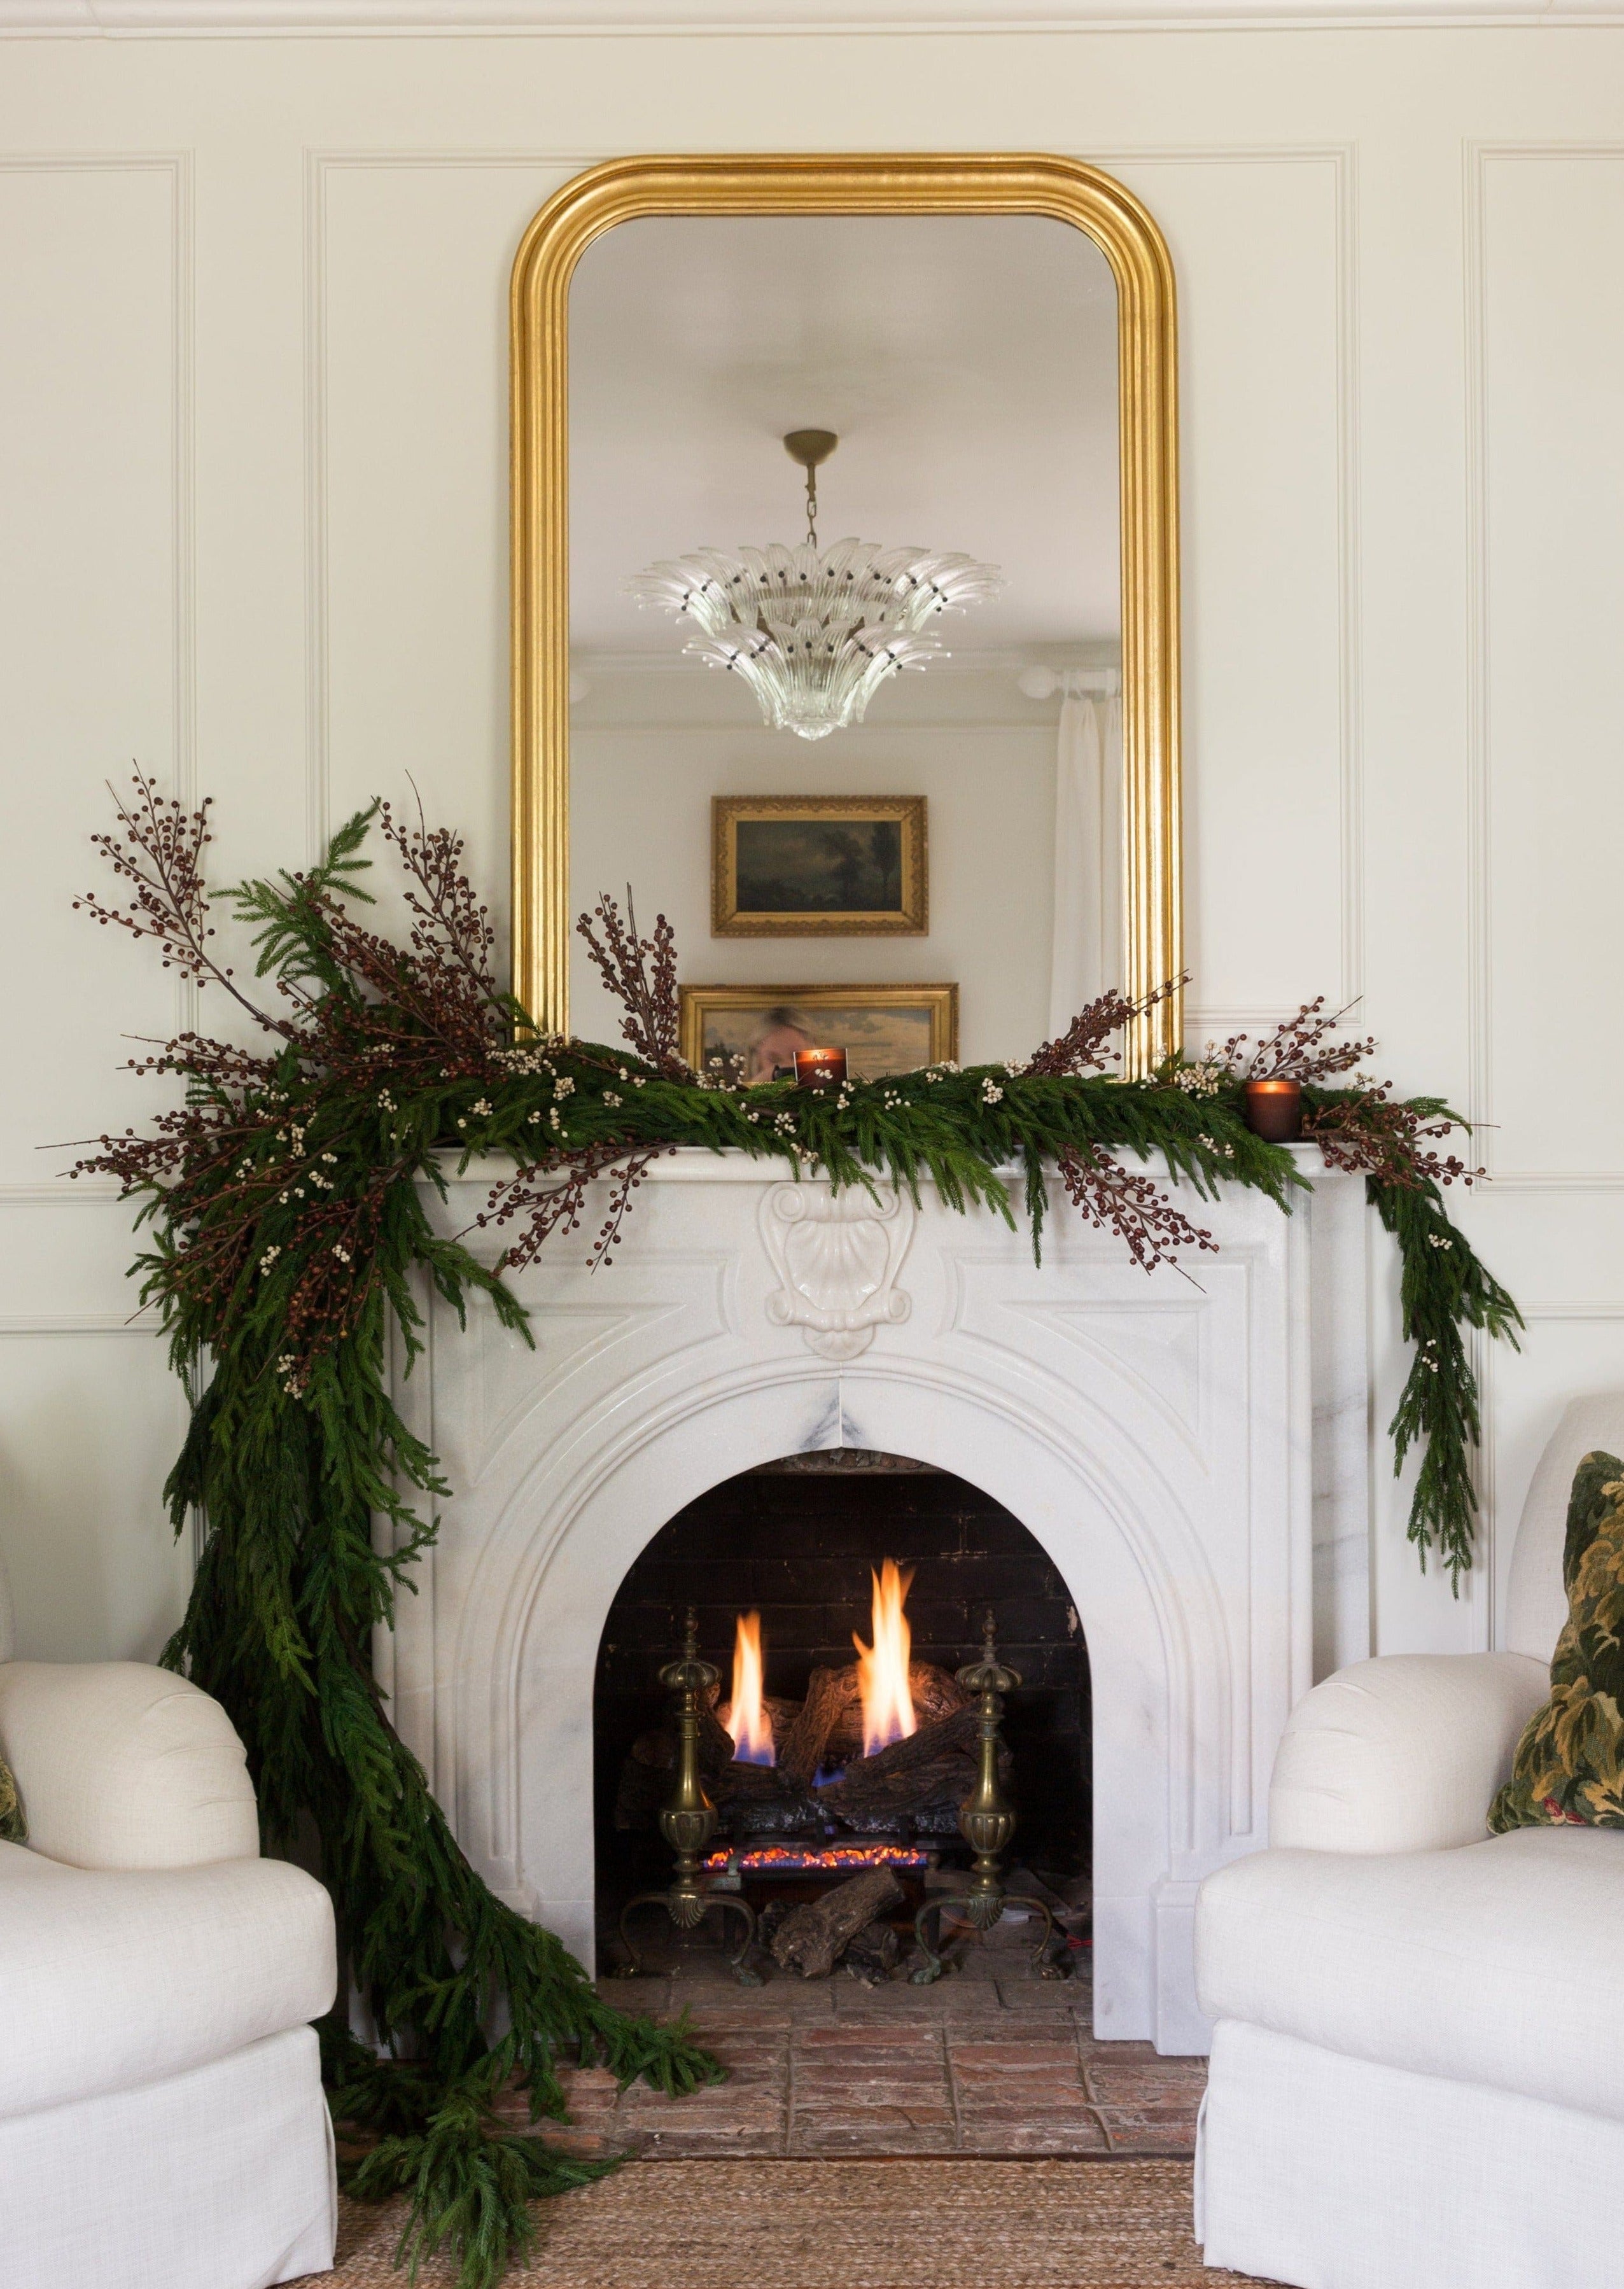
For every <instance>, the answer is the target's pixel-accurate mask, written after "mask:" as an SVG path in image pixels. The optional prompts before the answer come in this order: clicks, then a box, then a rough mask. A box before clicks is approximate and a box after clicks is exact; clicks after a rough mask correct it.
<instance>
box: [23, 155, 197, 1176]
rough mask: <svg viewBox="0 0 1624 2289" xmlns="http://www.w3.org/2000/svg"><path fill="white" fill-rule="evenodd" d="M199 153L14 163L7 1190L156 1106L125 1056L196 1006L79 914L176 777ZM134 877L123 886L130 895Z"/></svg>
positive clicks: (109, 890) (117, 938)
mask: <svg viewBox="0 0 1624 2289" xmlns="http://www.w3.org/2000/svg"><path fill="white" fill-rule="evenodd" d="M180 193H181V182H180V174H179V165H178V163H173V162H169V161H163V160H156V161H151V162H131V163H123V162H120V161H117V160H112V159H109V160H107V161H106V162H104V163H101V164H93V165H92V164H84V165H81V164H69V163H66V162H57V163H49V162H38V161H35V162H28V163H26V164H0V310H3V311H4V327H3V328H0V502H4V521H5V547H4V553H3V554H0V691H4V695H5V698H4V707H3V708H0V782H3V784H4V789H5V828H6V840H7V842H8V844H9V845H10V847H11V849H12V852H13V853H14V854H16V853H21V852H26V853H27V854H28V857H27V863H26V865H13V866H12V868H11V870H10V875H9V880H8V882H7V888H6V896H5V897H4V899H0V974H4V976H5V977H7V978H8V979H10V980H11V981H12V984H13V986H20V985H25V984H26V985H27V988H28V990H27V991H25V992H21V993H14V994H13V997H12V1005H11V1009H10V1011H9V1015H8V1044H7V1062H8V1064H9V1065H10V1066H11V1069H12V1072H13V1073H28V1076H29V1081H28V1106H29V1114H28V1121H27V1122H26V1123H20V1122H15V1121H12V1122H8V1123H7V1124H6V1126H5V1128H4V1132H3V1133H0V1185H4V1184H8V1183H10V1184H17V1183H26V1184H37V1183H39V1182H40V1181H41V1180H43V1179H44V1178H46V1177H49V1176H52V1175H53V1174H54V1173H55V1171H56V1170H57V1168H60V1167H62V1166H64V1165H65V1164H66V1163H67V1162H68V1161H70V1160H72V1158H73V1155H72V1153H71V1152H60V1151H55V1152H40V1151H39V1150H37V1149H36V1147H39V1146H42V1145H49V1146H55V1145H59V1144H60V1142H61V1141H62V1140H67V1139H76V1138H80V1137H85V1136H87V1135H94V1134H96V1133H97V1132H99V1131H100V1129H104V1128H107V1127H112V1126H117V1127H120V1128H122V1127H123V1125H124V1123H125V1122H126V1121H134V1120H136V1119H138V1118H139V1113H140V1111H141V1110H142V1109H143V1108H144V1107H145V1105H147V1103H148V1102H149V1101H150V1098H151V1091H150V1089H147V1091H146V1092H145V1093H144V1094H143V1093H142V1092H141V1091H140V1090H139V1089H138V1087H137V1085H136V1084H135V1083H134V1082H133V1081H131V1079H130V1078H129V1077H128V1076H123V1077H121V1075H120V1074H119V1073H118V1070H117V1068H118V1066H119V1065H120V1064H121V1063H122V1062H123V1060H124V1059H126V1058H127V1057H129V1056H130V1055H131V1044H130V1042H129V1041H128V1040H127V1039H126V1038H125V1037H126V1036H129V1035H142V1034H145V1035H152V1034H155V1033H156V1034H167V1033H171V1032H172V1031H173V1030H174V1025H175V1011H176V1008H177V1003H176V998H175V994H174V991H173V985H172V981H171V979H170V978H168V977H165V975H164V973H163V969H161V967H160V965H159V961H158V960H157V959H156V958H155V957H149V956H148V955H147V953H145V952H144V951H140V950H137V949H135V948H133V947H131V945H129V944H128V943H127V942H125V941H124V939H123V934H122V933H121V932H119V931H116V930H112V929H97V928H96V927H95V926H94V925H93V924H92V923H91V922H90V921H87V920H86V918H85V916H84V914H82V913H77V914H76V913H74V912H73V911H72V901H73V899H74V897H76V895H77V894H78V893H79V892H81V891H83V890H84V889H85V888H86V887H87V885H89V884H90V883H91V882H92V881H96V884H97V888H98V889H100V891H102V892H103V893H104V894H108V895H111V894H113V893H114V892H115V889H116V886H115V883H114V882H113V880H112V877H111V875H110V873H107V869H106V868H105V867H103V866H101V865H100V862H99V861H98V860H97V859H96V858H95V856H94V854H93V852H92V849H91V846H90V837H91V835H92V833H95V832H97V831H99V830H100V829H103V828H105V827H107V826H108V825H111V824H112V819H111V816H110V803H109V799H108V795H107V786H106V785H105V782H106V781H107V780H109V779H110V780H112V781H114V782H115V785H117V786H120V787H121V788H123V787H126V786H127V785H128V782H129V778H130V767H131V762H132V761H139V762H140V763H141V764H142V765H143V767H144V768H145V769H146V770H148V771H149V772H151V773H152V774H153V775H154V776H155V778H159V779H160V780H162V781H163V784H164V786H165V789H166V791H169V792H172V791H173V788H174V783H175V774H176V770H177V764H178V762H182V761H183V760H186V759H183V756H182V753H181V750H182V747H183V728H184V727H183V723H182V721H181V718H182V717H183V716H184V714H185V711H186V708H187V697H186V692H185V690H184V688H183V687H184V683H185V671H186V668H187V653H186V632H185V630H184V628H183V626H181V624H180V623H181V617H182V613H183V610H184V605H183V601H182V595H181V588H182V582H181V578H180V574H181V569H182V568H181V565H180V563H179V556H180V554H181V552H182V550H183V548H184V545H185V544H184V535H183V524H184V517H185V512H186V506H187V503H186V498H185V471H184V469H183V467H181V465H180V445H181V441H180V435H179V428H180V424H179V411H180V408H179V402H178V401H179V393H180V392H181V391H182V389H183V387H184V375H183V373H182V372H181V371H179V370H178V369H179V363H180V359H181V356H182V347H181V344H182V320H183V315H184V314H183V313H182V311H181V310H180V309H179V308H178V307H177V296H176V290H177V270H178V259H177V250H178V245H179V238H178V233H179V227H180V215H179V198H180ZM128 895H129V893H128V892H127V891H118V892H117V899H116V902H117V903H118V904H119V905H123V903H124V902H125V900H126V899H127V897H128Z"/></svg>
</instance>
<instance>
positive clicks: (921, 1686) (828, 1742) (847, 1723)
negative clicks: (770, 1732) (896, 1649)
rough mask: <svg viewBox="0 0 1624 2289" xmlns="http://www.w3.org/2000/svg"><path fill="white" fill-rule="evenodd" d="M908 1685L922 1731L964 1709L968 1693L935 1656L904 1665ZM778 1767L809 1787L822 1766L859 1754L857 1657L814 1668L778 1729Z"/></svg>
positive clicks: (860, 1701)
mask: <svg viewBox="0 0 1624 2289" xmlns="http://www.w3.org/2000/svg"><path fill="white" fill-rule="evenodd" d="M908 1690H909V1692H910V1693H911V1694H912V1696H913V1713H914V1716H915V1718H916V1719H918V1722H919V1727H920V1728H921V1730H923V1729H924V1728H925V1727H927V1726H930V1725H934V1724H935V1723H936V1722H937V1721H938V1720H939V1719H942V1718H943V1717H951V1716H952V1715H953V1714H954V1712H955V1711H958V1710H960V1709H964V1708H967V1706H968V1705H969V1695H968V1694H967V1693H966V1691H965V1689H964V1687H963V1686H962V1685H960V1684H959V1680H958V1679H957V1678H956V1677H951V1676H950V1675H949V1674H948V1672H947V1671H946V1670H944V1669H940V1668H938V1667H937V1665H936V1663H935V1662H934V1661H915V1662H910V1663H909V1664H908ZM775 1737H776V1740H777V1743H778V1766H779V1769H780V1771H781V1772H783V1773H784V1775H786V1777H787V1779H788V1781H789V1784H790V1786H791V1787H792V1788H795V1789H808V1788H810V1787H811V1785H812V1783H813V1781H814V1780H815V1778H816V1775H817V1771H818V1768H819V1767H820V1766H824V1767H835V1766H840V1765H845V1764H849V1763H850V1762H851V1760H852V1759H854V1758H856V1757H860V1756H861V1755H862V1754H863V1696H862V1694H861V1692H860V1690H859V1687H858V1682H857V1667H856V1663H855V1662H851V1663H848V1664H847V1666H846V1667H845V1668H844V1669H815V1670H814V1671H813V1672H812V1676H811V1679H810V1681H809V1682H808V1687H807V1697H806V1699H805V1700H804V1701H803V1702H802V1703H801V1704H800V1710H799V1711H798V1712H797V1714H796V1717H795V1719H794V1721H793V1722H792V1724H791V1725H790V1727H788V1729H787V1730H779V1729H778V1728H777V1725H776V1719H775Z"/></svg>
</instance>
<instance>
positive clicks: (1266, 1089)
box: [1246, 1081, 1302, 1145]
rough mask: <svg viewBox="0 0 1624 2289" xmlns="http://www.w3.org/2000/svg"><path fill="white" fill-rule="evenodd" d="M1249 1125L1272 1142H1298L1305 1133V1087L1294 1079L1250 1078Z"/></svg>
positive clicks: (1290, 1143)
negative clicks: (1303, 1092) (1258, 1079)
mask: <svg viewBox="0 0 1624 2289" xmlns="http://www.w3.org/2000/svg"><path fill="white" fill-rule="evenodd" d="M1246 1126H1247V1128H1248V1129H1251V1131H1252V1133H1253V1134H1254V1136H1255V1137H1268V1139H1269V1141H1270V1144H1271V1145H1294V1144H1295V1143H1296V1142H1297V1140H1298V1138H1299V1137H1301V1136H1302V1084H1301V1082H1298V1081H1248V1082H1247V1083H1246Z"/></svg>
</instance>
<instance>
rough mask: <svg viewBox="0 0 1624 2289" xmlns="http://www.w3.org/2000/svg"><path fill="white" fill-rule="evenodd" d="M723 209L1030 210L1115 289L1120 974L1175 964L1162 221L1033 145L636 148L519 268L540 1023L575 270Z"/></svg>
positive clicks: (521, 539) (520, 641) (519, 889)
mask: <svg viewBox="0 0 1624 2289" xmlns="http://www.w3.org/2000/svg"><path fill="white" fill-rule="evenodd" d="M717 217H733V218H740V217H755V218H781V217H1032V218H1042V219H1047V220H1048V221H1049V222H1057V223H1061V224H1063V225H1067V226H1069V227H1071V228H1072V229H1075V230H1078V231H1080V232H1082V233H1084V234H1085V235H1087V238H1088V239H1089V240H1091V241H1092V242H1093V243H1094V245H1095V247H1097V248H1098V250H1099V251H1100V252H1101V253H1103V256H1104V258H1105V261H1106V263H1107V264H1109V267H1110V273H1111V279H1112V281H1114V286H1115V296H1116V377H1117V403H1116V421H1117V444H1118V528H1117V529H1118V553H1119V566H1120V621H1119V627H1120V688H1121V733H1120V748H1121V767H1120V825H1119V836H1120V869H1121V889H1120V907H1121V913H1120V933H1119V945H1120V965H1121V976H1120V980H1119V982H1120V984H1121V986H1122V989H1123V991H1124V992H1125V993H1126V994H1127V995H1128V996H1129V998H1130V999H1138V998H1140V997H1142V996H1143V995H1145V994H1146V993H1150V991H1151V990H1152V989H1153V988H1154V987H1156V986H1158V985H1161V984H1163V983H1164V981H1166V980H1167V979H1169V978H1176V977H1178V976H1179V975H1180V973H1181V971H1182V965H1183V950H1182V917H1181V893H1180V833H1181V812H1180V779H1179V572H1178V491H1177V488H1178V459H1177V386H1176V326H1175V313H1174V282H1173V270H1172V264H1171V260H1170V259H1169V256H1168V252H1167V249H1166V243H1165V242H1164V240H1163V238H1162V236H1161V234H1160V232H1159V231H1158V228H1157V227H1156V224H1155V222H1154V221H1153V220H1152V219H1151V218H1150V215H1149V214H1148V213H1147V211H1145V209H1144V208H1143V207H1142V205H1141V204H1140V203H1139V202H1138V200H1136V199H1135V198H1134V195H1132V193H1131V192H1129V191H1127V190H1126V188H1124V187H1123V186H1122V185H1121V184H1119V183H1118V182H1116V181H1114V180H1113V179H1111V177H1110V176H1109V175H1106V174H1104V173H1103V172H1102V171H1099V170H1098V169H1096V168H1093V167H1090V166H1087V165H1085V164H1082V163H1081V162H1079V161H1077V160H1071V159H1065V158H1059V157H1051V156H1042V155H1038V156H996V155H979V154H976V155H970V156H950V155H935V154H924V155H912V156H869V155H848V154H840V155H830V156H800V155H784V156H752V157H738V156H720V157H697V158H689V157H645V158H629V159H622V160H615V161H611V162H609V163H608V164H604V165H601V166H597V167H594V168H592V169H591V170H589V171H587V172H586V173H585V174H582V175H579V176H577V177H576V178H575V179H573V180H572V181H571V182H569V183H567V184H565V185H564V186H563V187H562V188H561V190H560V191H558V192H557V193H556V194H555V195H553V197H552V198H551V199H549V200H548V202H547V203H546V204H545V206H544V207H543V208H542V209H541V211H539V213H538V214H537V216H536V217H535V219H534V220H533V221H532V222H531V224H530V226H529V229H528V230H527V231H526V233H525V235H524V237H523V239H522V241H521V244H520V248H519V251H518V255H517V257H516V259H515V261H514V266H513V291H512V336H511V354H512V424H513V427H512V551H513V596H512V603H513V990H514V993H516V994H517V996H518V998H519V1000H520V1001H521V1002H522V1003H523V1005H524V1006H525V1008H526V1009H528V1010H529V1012H530V1014H531V1015H532V1016H533V1017H535V1019H536V1020H537V1024H538V1025H541V1026H542V1027H543V1028H544V1029H545V1030H546V1031H548V1032H564V1031H567V1030H568V1029H569V1022H570V1011H569V951H570V944H571V930H572V925H573V922H574V919H575V915H574V899H573V896H572V889H571V884H570V881H569V833H570V806H569V795H570V681H571V662H570V650H569V645H570V543H569V486H570V440H569V383H570V365H569V357H570V350H569V310H570V300H569V298H570V288H571V283H572V280H573V279H574V276H575V273H576V269H577V264H578V263H579V262H580V259H581V258H582V256H583V255H584V254H585V252H586V251H587V249H588V248H589V247H590V246H591V245H592V244H593V242H594V241H595V240H597V239H599V238H601V236H602V235H603V234H604V233H605V232H608V231H611V230H613V229H615V228H616V227H617V226H620V225H624V224H627V223H633V222H639V221H647V220H649V219H675V218H690V219H694V218H717ZM800 434H802V435H811V434H813V433H811V432H803V433H800ZM790 450H791V452H792V458H793V457H795V455H794V447H793V445H791V448H790ZM627 569H628V570H630V569H631V568H630V567H628V568H627ZM887 791H888V792H889V791H890V790H887ZM583 888H585V889H592V890H593V891H594V892H595V890H596V889H597V888H598V885H597V884H596V883H593V884H591V885H584V886H583ZM689 951H690V953H691V951H692V950H691V949H690V950H689ZM1104 982H1105V983H1108V984H1115V983H1118V979H1117V978H1114V977H1108V978H1107V979H1105V981H1104ZM1181 1030H1182V1001H1181V997H1180V996H1179V995H1178V994H1176V993H1175V994H1174V996H1173V997H1172V998H1170V999H1169V1000H1167V1001H1163V1002H1161V1003H1159V1004H1158V1006H1157V1007H1156V1008H1155V1009H1152V1010H1151V1011H1150V1012H1149V1013H1148V1015H1147V1016H1145V1017H1143V1018H1142V1019H1141V1020H1140V1021H1139V1024H1138V1026H1137V1028H1136V1030H1135V1033H1134V1037H1133V1038H1132V1039H1130V1041H1128V1043H1127V1045H1126V1049H1127V1069H1128V1070H1129V1071H1130V1072H1132V1071H1142V1070H1143V1069H1144V1068H1145V1067H1146V1066H1148V1065H1150V1064H1153V1063H1154V1062H1155V1061H1156V1060H1157V1059H1158V1058H1159V1057H1163V1056H1165V1055H1166V1054H1167V1052H1168V1051H1169V1050H1170V1049H1173V1048H1174V1047H1175V1046H1176V1045H1177V1044H1178V1042H1179V1041H1180V1038H1181ZM1020 1046H1021V1045H1020V1044H1017V1043H1011V1044H1010V1045H1009V1049H1007V1050H1006V1051H1003V1052H1001V1053H1002V1054H1013V1053H1015V1050H1016V1049H1018V1048H1019V1047H1020ZM1029 1046H1035V1038H1034V1041H1033V1042H1032V1043H1031V1044H1030V1045H1029Z"/></svg>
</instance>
